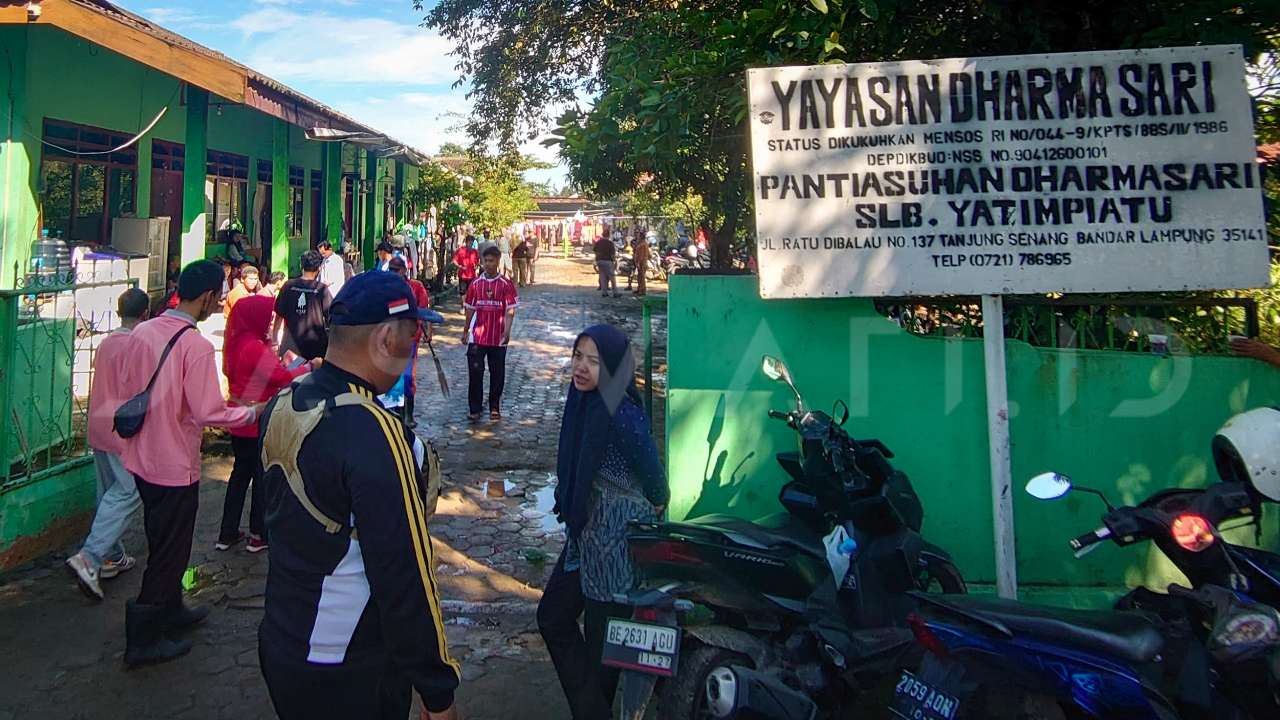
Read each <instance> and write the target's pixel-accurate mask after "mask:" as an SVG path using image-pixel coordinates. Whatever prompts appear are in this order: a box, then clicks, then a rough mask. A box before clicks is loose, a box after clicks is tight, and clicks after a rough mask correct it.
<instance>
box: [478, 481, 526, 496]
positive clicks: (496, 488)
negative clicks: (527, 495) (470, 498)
mask: <svg viewBox="0 0 1280 720" xmlns="http://www.w3.org/2000/svg"><path fill="white" fill-rule="evenodd" d="M523 494H524V493H521V492H519V490H518V488H517V486H516V484H515V483H513V482H511V481H510V480H507V479H505V478H504V479H502V480H490V481H488V482H487V483H485V495H488V496H489V497H491V498H504V497H516V496H520V495H523Z"/></svg>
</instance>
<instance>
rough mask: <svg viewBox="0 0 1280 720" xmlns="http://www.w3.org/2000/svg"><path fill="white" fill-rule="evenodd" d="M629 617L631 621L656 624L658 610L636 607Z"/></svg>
mask: <svg viewBox="0 0 1280 720" xmlns="http://www.w3.org/2000/svg"><path fill="white" fill-rule="evenodd" d="M631 617H632V619H633V620H639V621H640V622H658V609H657V608H650V607H638V608H636V609H635V612H634V613H633V614H632V616H631Z"/></svg>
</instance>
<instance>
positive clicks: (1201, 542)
mask: <svg viewBox="0 0 1280 720" xmlns="http://www.w3.org/2000/svg"><path fill="white" fill-rule="evenodd" d="M1170 532H1171V533H1172V534H1173V539H1174V541H1175V542H1177V543H1178V546H1179V547H1181V548H1182V549H1183V550H1190V551H1191V552H1200V551H1201V550H1204V549H1206V548H1208V547H1209V546H1210V545H1212V544H1213V526H1212V525H1210V524H1209V521H1208V520H1205V519H1204V518H1202V517H1200V516H1199V515H1196V514H1194V513H1183V514H1182V515H1179V516H1178V517H1176V518H1174V520H1173V526H1172V527H1171V528H1170Z"/></svg>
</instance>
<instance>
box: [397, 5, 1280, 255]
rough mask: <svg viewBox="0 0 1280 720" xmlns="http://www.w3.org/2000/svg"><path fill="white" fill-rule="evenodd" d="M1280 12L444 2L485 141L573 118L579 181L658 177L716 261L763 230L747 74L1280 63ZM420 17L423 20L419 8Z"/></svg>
mask: <svg viewBox="0 0 1280 720" xmlns="http://www.w3.org/2000/svg"><path fill="white" fill-rule="evenodd" d="M1276 4H1277V0H1255V2H1251V3H1240V2H1238V0H1149V1H1148V2H1144V3H1119V2H1115V1H1114V0H1076V1H1075V2H1070V3H1062V2H1058V0H807V1H804V0H748V2H742V3H728V2H719V1H717V0H702V1H700V2H699V1H698V0H691V1H689V2H683V1H682V2H671V1H670V0H608V1H607V2H604V1H602V2H581V1H580V0H441V2H439V3H438V4H437V5H436V6H435V7H434V8H433V9H432V10H431V12H430V13H429V14H428V15H427V17H426V20H425V23H424V24H425V25H426V26H428V27H432V28H435V29H438V30H440V32H441V33H442V34H443V35H444V36H445V37H446V38H448V39H450V40H451V41H453V42H454V43H455V45H456V48H457V49H456V53H457V56H458V58H459V62H458V66H457V67H458V70H459V73H460V75H461V78H460V82H462V81H466V82H470V83H471V86H472V91H471V94H470V97H471V98H472V100H473V103H474V105H473V109H472V114H471V118H470V120H469V121H468V123H467V126H468V131H469V132H470V133H471V135H472V137H473V138H474V139H475V140H476V141H477V142H478V143H485V142H494V143H496V144H498V145H499V146H500V147H514V146H516V145H518V143H519V140H520V139H521V138H524V137H531V136H533V135H536V134H537V133H538V132H540V131H541V130H543V129H545V128H546V127H547V126H548V124H549V122H550V118H549V117H547V115H548V108H553V107H559V106H565V105H570V106H572V105H575V104H576V100H577V97H578V96H579V94H584V93H585V94H587V95H590V96H592V97H593V98H594V103H593V105H592V106H591V108H590V109H589V110H586V111H584V110H581V109H577V108H575V109H572V110H570V111H569V112H568V113H566V114H565V115H564V116H562V117H561V118H560V120H559V123H558V129H557V135H556V137H555V138H554V139H555V140H556V141H557V142H558V143H559V145H560V152H561V156H562V158H563V159H565V160H566V161H567V162H568V163H569V166H570V169H571V173H572V177H573V181H574V183H575V185H576V186H578V187H580V188H582V189H583V190H585V191H587V192H590V193H594V194H599V195H606V196H612V195H618V194H621V193H623V192H626V191H628V190H632V189H635V188H636V187H638V186H639V182H640V180H641V179H642V178H651V182H652V184H653V189H654V191H655V192H657V193H659V194H660V195H662V196H664V197H683V196H685V195H686V194H687V193H689V192H692V193H694V194H696V195H698V196H700V197H701V198H702V199H703V200H704V201H705V203H706V206H707V210H708V215H709V218H708V221H707V224H706V227H707V228H708V229H709V230H710V234H711V236H712V239H713V247H712V259H713V262H723V261H725V260H726V259H727V250H728V247H729V243H730V241H732V240H734V239H742V238H744V237H745V236H746V235H747V234H748V233H747V231H746V228H748V227H749V226H750V223H749V222H748V219H749V210H750V206H749V199H750V197H751V193H750V187H749V185H748V173H747V158H748V151H747V125H746V117H747V107H746V89H745V88H746V82H745V79H746V78H745V70H746V68H748V67H753V66H760V65H784V64H785V65H804V64H815V63H825V62H861V61H870V60H881V61H885V60H898V59H907V58H921V59H928V58H940V57H954V56H967V55H996V54H1015V53H1030V52H1059V51H1074V50H1093V49H1113V48H1125V47H1154V46H1162V45H1183V44H1211V43H1240V44H1242V45H1244V47H1245V51H1246V53H1247V54H1248V56H1249V57H1256V56H1257V55H1258V54H1259V53H1261V52H1263V51H1265V50H1272V51H1274V50H1276V48H1277V40H1276V38H1277V35H1276V25H1277V22H1276V18H1277V17H1280V12H1277V10H1276ZM415 6H416V7H419V8H421V7H422V5H421V3H420V2H415Z"/></svg>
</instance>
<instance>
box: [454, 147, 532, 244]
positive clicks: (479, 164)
mask: <svg viewBox="0 0 1280 720" xmlns="http://www.w3.org/2000/svg"><path fill="white" fill-rule="evenodd" d="M536 165H539V164H538V163H535V162H534V161H531V160H529V159H528V158H522V157H520V156H518V155H502V156H497V157H493V156H485V155H478V154H474V153H473V154H471V155H470V156H468V159H467V164H466V166H465V167H464V169H463V172H464V173H465V174H466V175H468V176H469V177H471V178H472V179H473V181H472V182H470V183H466V185H465V187H464V188H463V191H462V196H463V200H464V202H465V205H466V209H467V217H468V219H469V220H470V221H471V223H472V224H473V225H475V226H476V227H477V228H480V229H484V230H492V231H496V230H501V229H502V228H505V227H507V226H508V225H510V224H512V223H514V222H518V221H519V220H520V218H522V217H524V213H525V211H527V210H533V209H535V208H536V207H537V203H535V202H534V201H533V193H532V192H530V188H529V185H528V183H526V182H525V181H524V178H523V177H521V173H522V172H524V171H525V170H528V169H530V167H532V166H536Z"/></svg>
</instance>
